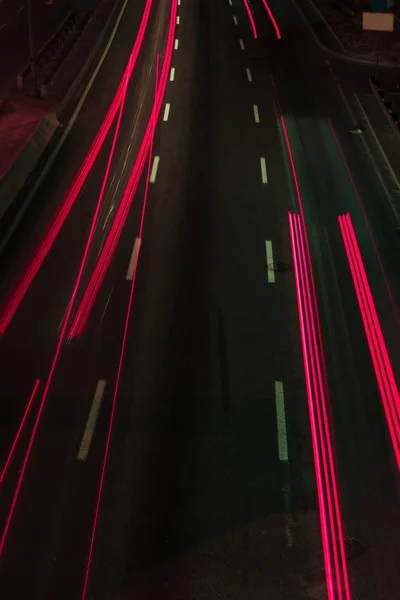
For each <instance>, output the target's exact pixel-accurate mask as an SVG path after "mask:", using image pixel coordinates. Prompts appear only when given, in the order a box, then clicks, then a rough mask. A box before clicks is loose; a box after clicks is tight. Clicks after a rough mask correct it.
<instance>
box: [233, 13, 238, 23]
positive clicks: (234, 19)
mask: <svg viewBox="0 0 400 600" xmlns="http://www.w3.org/2000/svg"><path fill="white" fill-rule="evenodd" d="M233 22H234V23H235V25H237V24H238V20H237V18H236V15H233Z"/></svg>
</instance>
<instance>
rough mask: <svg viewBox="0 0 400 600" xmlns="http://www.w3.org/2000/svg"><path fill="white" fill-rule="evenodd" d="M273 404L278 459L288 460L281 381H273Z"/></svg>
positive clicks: (283, 395) (283, 396)
mask: <svg viewBox="0 0 400 600" xmlns="http://www.w3.org/2000/svg"><path fill="white" fill-rule="evenodd" d="M275 405H276V423H277V428H278V456H279V460H280V461H282V462H287V461H288V460H289V452H288V443H287V431H286V413H285V394H284V392H283V382H282V381H275Z"/></svg>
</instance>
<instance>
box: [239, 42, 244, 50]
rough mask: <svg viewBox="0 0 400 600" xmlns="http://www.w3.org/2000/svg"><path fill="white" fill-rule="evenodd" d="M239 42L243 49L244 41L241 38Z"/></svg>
mask: <svg viewBox="0 0 400 600" xmlns="http://www.w3.org/2000/svg"><path fill="white" fill-rule="evenodd" d="M239 44H240V47H241V49H242V50H244V41H243V40H242V39H240V40H239Z"/></svg>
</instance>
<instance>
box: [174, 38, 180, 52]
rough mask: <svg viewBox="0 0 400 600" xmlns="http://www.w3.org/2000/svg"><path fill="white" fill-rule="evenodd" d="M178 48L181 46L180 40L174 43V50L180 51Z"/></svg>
mask: <svg viewBox="0 0 400 600" xmlns="http://www.w3.org/2000/svg"><path fill="white" fill-rule="evenodd" d="M178 46H179V40H178V39H176V40H175V43H174V50H178Z"/></svg>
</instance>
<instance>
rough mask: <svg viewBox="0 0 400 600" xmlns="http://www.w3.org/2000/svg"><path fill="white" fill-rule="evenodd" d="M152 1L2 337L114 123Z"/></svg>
mask: <svg viewBox="0 0 400 600" xmlns="http://www.w3.org/2000/svg"><path fill="white" fill-rule="evenodd" d="M152 2H153V0H146V5H145V9H144V12H143V16H142V20H141V23H140V27H139V30H138V35H137V37H136V40H135V43H134V46H133V49H132V53H131V59H130V60H129V62H128V64H127V66H126V68H125V72H124V75H123V77H122V79H121V82H120V84H119V87H118V89H117V92H116V93H115V96H114V99H113V101H112V103H111V105H110V108H109V109H108V112H107V114H106V116H105V118H104V120H103V123H102V124H101V126H100V129H99V131H98V133H97V135H96V137H95V139H94V141H93V143H92V145H91V147H90V150H89V152H88V153H87V155H86V158H85V160H84V161H83V163H82V165H81V167H80V169H79V171H78V173H77V175H76V177H75V179H74V181H73V183H72V185H71V187H70V188H69V190H68V192H67V194H66V196H65V198H64V200H63V202H62V204H61V206H60V208H59V209H58V211H57V213H56V215H55V217H54V219H53V222H52V224H51V226H50V228H49V230H48V232H47V234H46V235H45V237H44V238H43V240H42V242H41V243H40V246H39V247H38V249H37V250H36V252H35V254H34V256H33V258H32V259H31V261H30V263H29V266H28V267H27V268H26V269H25V271H24V273H23V275H22V277H21V278H20V280H19V282H18V283H17V285H16V286H15V288H14V290H13V291H12V293H11V295H10V297H9V299H8V300H7V302H6V304H5V306H4V308H3V310H2V311H1V313H0V335H3V334H4V333H5V331H6V330H7V328H8V326H9V325H10V323H11V321H12V319H13V317H14V315H15V313H16V312H17V310H18V308H19V306H20V304H21V302H22V300H23V299H24V297H25V295H26V293H27V291H28V289H29V288H30V286H31V284H32V282H33V280H34V279H35V277H36V275H37V273H38V272H39V269H40V267H41V266H42V264H43V262H44V260H45V258H46V256H47V255H48V253H49V252H50V249H51V248H52V246H53V244H54V242H55V240H56V238H57V236H58V234H59V232H60V230H61V228H62V227H63V225H64V223H65V221H66V219H67V217H68V215H69V213H70V212H71V209H72V207H73V206H74V204H75V201H76V199H77V197H78V195H79V193H80V191H81V189H82V187H83V185H84V183H85V181H86V179H87V177H88V175H89V173H90V170H91V169H92V167H93V164H94V162H95V160H96V158H97V156H98V154H99V152H100V150H101V148H102V146H103V144H104V141H105V139H106V137H107V135H108V132H109V130H110V128H111V125H112V123H113V122H114V119H115V116H116V114H117V111H118V109H119V108H120V105H121V102H122V96H123V89H124V85H125V81H126V79H127V77H128V79H130V77H131V76H132V73H133V71H134V68H135V65H136V61H137V58H138V56H139V52H140V49H141V47H142V43H143V38H144V34H145V32H146V28H147V24H148V20H149V16H150V10H151V7H152Z"/></svg>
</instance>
